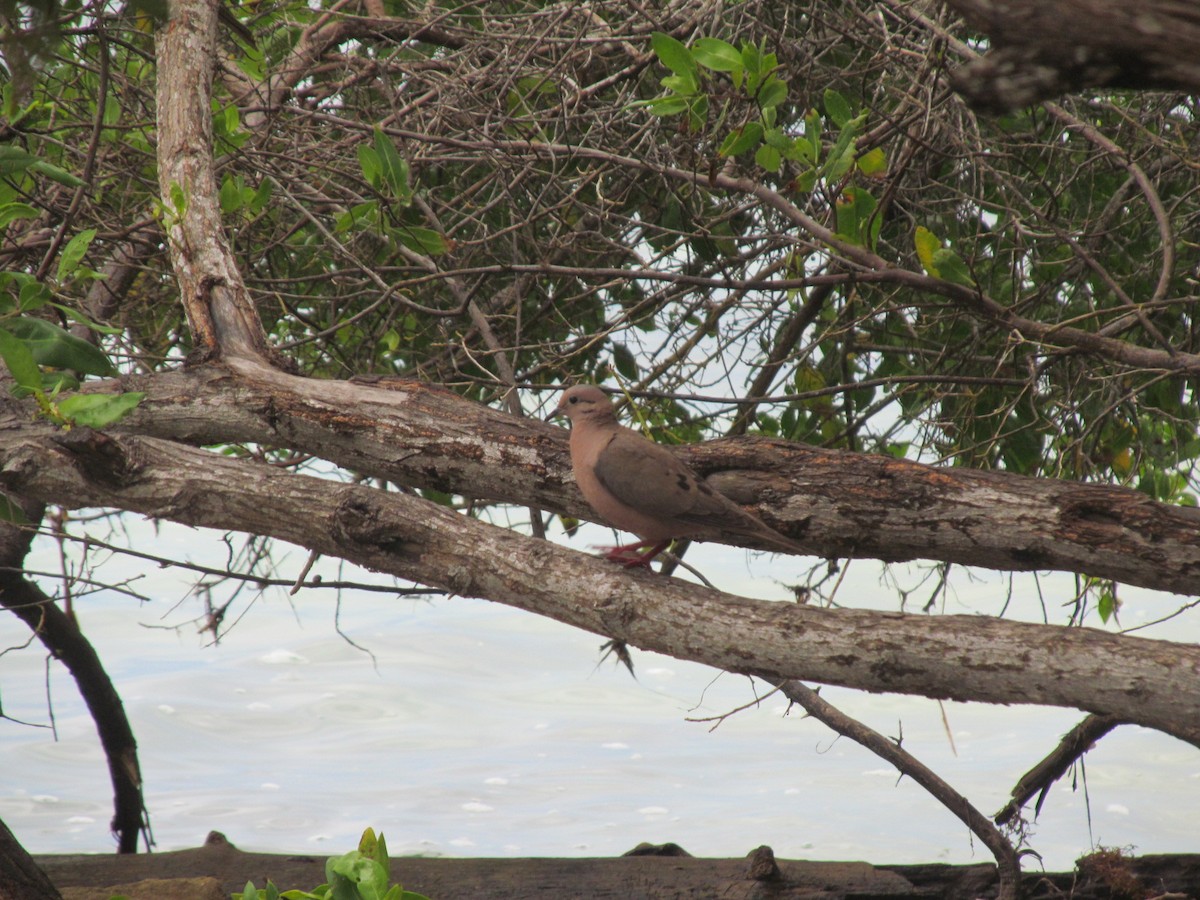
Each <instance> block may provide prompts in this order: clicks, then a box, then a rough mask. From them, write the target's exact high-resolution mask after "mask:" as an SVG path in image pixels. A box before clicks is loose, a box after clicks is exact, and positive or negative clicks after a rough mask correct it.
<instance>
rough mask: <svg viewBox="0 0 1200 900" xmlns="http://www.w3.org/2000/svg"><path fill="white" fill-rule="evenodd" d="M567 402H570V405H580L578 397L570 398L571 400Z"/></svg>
mask: <svg viewBox="0 0 1200 900" xmlns="http://www.w3.org/2000/svg"><path fill="white" fill-rule="evenodd" d="M567 402H568V403H578V402H579V398H578V397H570V398H568V399H567Z"/></svg>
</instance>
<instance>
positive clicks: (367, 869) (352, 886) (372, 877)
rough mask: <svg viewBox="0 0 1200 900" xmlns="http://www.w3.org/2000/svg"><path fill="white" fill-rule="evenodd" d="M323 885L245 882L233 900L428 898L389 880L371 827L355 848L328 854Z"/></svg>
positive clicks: (382, 846)
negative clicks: (286, 887) (287, 887)
mask: <svg viewBox="0 0 1200 900" xmlns="http://www.w3.org/2000/svg"><path fill="white" fill-rule="evenodd" d="M325 877H326V878H327V879H328V881H327V883H326V884H322V885H319V886H317V887H315V888H313V890H311V891H282V892H281V891H279V889H278V888H276V887H275V885H274V884H272V883H271V882H269V881H268V882H267V886H266V887H265V888H255V886H254V882H252V881H250V882H247V883H246V887H245V889H244V890H243V891H242V892H241V893H234V895H233V900H428V898H427V897H425V895H424V894H418V893H416V892H415V891H406V890H404V889H403V888H401V887H400V885H398V884H392V881H391V861H390V860H389V859H388V855H387V843H386V842H385V841H384V839H383V835H382V834H380V835H379V837H378V838H377V837H376V836H375V832H374V830H373V829H370V828H368V829H367V830H366V831H364V832H363V836H362V839H361V840H360V841H359V842H358V849H357V850H351V851H350V852H349V853H346V854H343V855H342V856H332V857H330V858H329V859H328V860H327V861H326V863H325Z"/></svg>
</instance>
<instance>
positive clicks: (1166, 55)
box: [943, 0, 1200, 112]
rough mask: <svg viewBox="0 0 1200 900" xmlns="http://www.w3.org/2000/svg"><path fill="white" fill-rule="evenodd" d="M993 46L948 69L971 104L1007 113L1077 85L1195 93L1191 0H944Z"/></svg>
mask: <svg viewBox="0 0 1200 900" xmlns="http://www.w3.org/2000/svg"><path fill="white" fill-rule="evenodd" d="M943 2H944V3H945V4H946V5H947V6H949V7H950V8H951V9H953V10H955V11H956V12H958V13H959V14H960V15H961V16H962V17H963V18H964V19H966V20H967V23H968V24H969V25H971V27H973V28H976V29H978V30H980V31H982V32H984V33H986V34H987V35H988V37H989V39H990V42H991V49H990V50H989V52H988V53H987V54H986V55H985V56H983V58H982V59H979V60H976V61H974V62H971V63H969V64H967V65H966V66H964V67H963V68H961V69H959V70H958V71H956V72H954V73H953V75H952V77H951V83H952V84H953V86H954V89H955V90H957V91H958V92H959V93H961V94H962V95H963V96H964V97H966V98H967V100H968V101H970V102H971V103H972V104H973V105H974V106H976V107H977V108H979V109H982V110H987V111H989V112H1005V111H1007V110H1010V109H1017V108H1019V107H1022V106H1030V105H1032V104H1034V103H1037V102H1039V101H1041V100H1046V99H1048V98H1050V97H1053V96H1056V95H1058V94H1061V93H1065V92H1068V91H1076V90H1081V89H1083V88H1103V87H1108V88H1137V89H1147V88H1149V89H1165V90H1178V91H1187V92H1189V93H1194V92H1196V91H1197V90H1200V63H1198V62H1197V59H1200V7H1198V6H1197V5H1196V3H1195V2H1193V0H1139V2H1137V3H1130V2H1128V0H1004V2H999V3H998V2H994V0H943Z"/></svg>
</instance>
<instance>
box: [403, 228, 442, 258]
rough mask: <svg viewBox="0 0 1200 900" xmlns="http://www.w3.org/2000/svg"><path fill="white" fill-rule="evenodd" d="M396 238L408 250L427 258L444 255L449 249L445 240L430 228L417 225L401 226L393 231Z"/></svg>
mask: <svg viewBox="0 0 1200 900" xmlns="http://www.w3.org/2000/svg"><path fill="white" fill-rule="evenodd" d="M395 233H396V236H397V237H399V238H400V243H402V244H403V245H404V246H405V247H408V248H409V249H410V250H416V251H417V252H418V253H424V254H426V255H427V256H440V255H441V254H443V253H445V252H446V251H447V250H448V249H449V247H448V246H447V244H446V238H445V237H444V236H443V235H442V234H440V233H439V232H437V231H434V230H433V229H432V228H422V227H421V226H419V225H402V226H400V227H399V228H397V229H395Z"/></svg>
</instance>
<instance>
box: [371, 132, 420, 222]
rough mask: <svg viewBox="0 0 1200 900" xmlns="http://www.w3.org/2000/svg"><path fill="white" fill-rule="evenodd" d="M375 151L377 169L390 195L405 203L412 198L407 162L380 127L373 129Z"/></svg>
mask: <svg viewBox="0 0 1200 900" xmlns="http://www.w3.org/2000/svg"><path fill="white" fill-rule="evenodd" d="M375 153H376V154H377V155H378V156H379V171H380V174H381V175H382V176H383V181H384V184H386V185H387V186H388V187H389V188H390V189H391V192H392V196H393V197H395V198H396V199H397V200H399V201H400V202H401V203H403V204H405V205H407V204H408V202H409V201H410V200H411V199H412V187H410V186H409V183H408V163H407V162H405V160H404V158H403V157H402V156H401V155H400V153H399V151H397V150H396V145H395V144H394V143H392V140H391V138H389V137H388V136H387V135H386V134H384V133H383V129H382V128H376V129H375Z"/></svg>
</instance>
